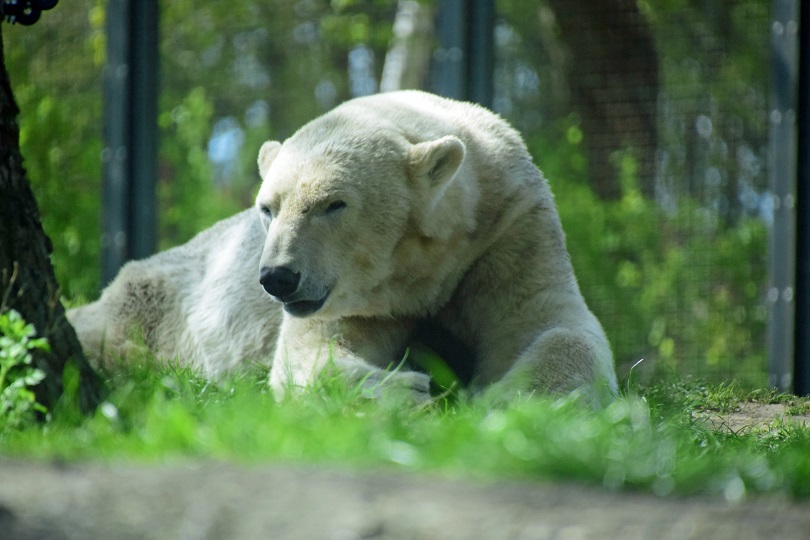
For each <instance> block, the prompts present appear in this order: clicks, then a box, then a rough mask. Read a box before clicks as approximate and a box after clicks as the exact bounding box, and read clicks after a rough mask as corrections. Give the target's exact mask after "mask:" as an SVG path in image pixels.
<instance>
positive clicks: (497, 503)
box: [0, 404, 810, 540]
mask: <svg viewBox="0 0 810 540" xmlns="http://www.w3.org/2000/svg"><path fill="white" fill-rule="evenodd" d="M704 417H705V418H706V419H707V420H708V421H710V422H712V424H713V425H715V426H716V427H717V428H718V429H731V430H733V431H735V432H739V431H741V430H752V429H768V426H769V425H772V423H773V421H774V420H775V419H778V418H782V419H783V421H790V422H797V423H801V424H802V425H805V426H810V417H807V416H802V417H787V416H786V414H785V408H784V406H781V405H756V406H755V405H753V404H750V405H746V404H744V405H743V406H741V407H740V410H739V411H737V412H734V413H730V414H724V415H719V414H710V413H706V414H705V416H704ZM808 531H810V503H808V502H796V501H792V500H789V499H787V498H786V497H783V496H773V495H772V496H762V497H748V498H744V499H743V500H741V501H727V500H725V499H724V498H722V496H714V497H709V496H701V497H685V498H675V497H667V498H661V497H657V496H655V495H652V494H648V493H632V492H612V491H607V490H604V489H600V488H598V487H592V486H582V485H577V484H572V483H542V482H518V481H497V482H494V481H493V482H483V481H473V480H469V479H467V480H460V479H450V478H441V477H436V476H426V475H407V474H402V473H394V472H391V471H374V472H366V473H357V472H348V471H336V470H325V469H311V468H310V469H306V468H295V467H283V466H278V465H266V466H255V467H247V466H244V467H240V466H236V465H233V464H225V463H217V462H182V463H176V464H164V465H160V466H150V465H138V464H133V463H119V464H109V463H107V464H103V463H78V464H60V463H42V462H34V461H19V460H0V540H68V539H76V540H88V539H91V540H92V539H120V540H127V539H156V540H157V539H160V540H165V539H188V540H196V539H211V540H216V539H254V538H255V539H283V540H287V539H291V540H295V539H301V540H310V539H325V540H360V539H380V540H383V539H392V540H399V539H403V540H404V539H426V540H444V539H447V540H455V539H459V540H460V539H491V540H500V539H515V540H535V539H536V540H544V539H549V540H551V539H555V540H556V539H559V540H577V539H609V538H617V539H618V538H621V539H645V540H646V539H672V540H676V539H687V538H694V539H709V538H711V539H713V540H714V539H720V540H722V539H731V540H747V539H752V540H753V539H761V538H768V539H783V538H784V539H794V538H796V539H798V538H808V537H809V536H808Z"/></svg>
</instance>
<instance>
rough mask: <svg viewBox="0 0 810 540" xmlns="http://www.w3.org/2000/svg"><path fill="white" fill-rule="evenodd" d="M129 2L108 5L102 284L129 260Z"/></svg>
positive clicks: (122, 0)
mask: <svg viewBox="0 0 810 540" xmlns="http://www.w3.org/2000/svg"><path fill="white" fill-rule="evenodd" d="M129 30H130V21H129V0H109V2H107V20H106V32H107V65H106V66H105V68H104V149H103V150H102V151H101V159H102V162H103V164H102V166H103V170H102V174H103V176H104V179H103V184H102V217H101V227H102V233H101V280H102V284H104V285H106V284H107V283H109V282H110V281H111V280H112V278H113V277H115V274H116V273H117V272H118V269H119V268H120V267H121V265H123V264H124V262H126V260H127V258H128V257H127V248H128V246H127V244H128V238H127V221H128V219H127V213H128V212H127V208H128V204H129V202H128V191H129V189H128V186H129V156H128V153H129V110H128V104H129V103H130V100H131V96H130V84H129V81H130V77H131V73H130V71H131V66H130V65H129V56H130V52H129V47H130V41H129V35H130V32H129Z"/></svg>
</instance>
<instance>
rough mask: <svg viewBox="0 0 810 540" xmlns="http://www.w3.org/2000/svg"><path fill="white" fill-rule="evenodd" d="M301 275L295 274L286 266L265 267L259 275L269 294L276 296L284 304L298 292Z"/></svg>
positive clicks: (260, 281)
mask: <svg viewBox="0 0 810 540" xmlns="http://www.w3.org/2000/svg"><path fill="white" fill-rule="evenodd" d="M300 281H301V274H300V273H299V272H293V271H292V270H290V269H289V268H287V267H286V266H273V267H266V266H265V267H264V268H262V269H261V271H260V273H259V283H261V284H262V287H264V290H265V291H267V294H269V295H271V296H275V297H276V298H278V299H279V300H281V301H282V302H284V301H285V300H286V299H288V298H289V297H290V296H291V295H292V294H293V293H295V291H297V290H298V283H299V282H300Z"/></svg>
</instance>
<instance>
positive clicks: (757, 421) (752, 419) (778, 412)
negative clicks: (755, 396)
mask: <svg viewBox="0 0 810 540" xmlns="http://www.w3.org/2000/svg"><path fill="white" fill-rule="evenodd" d="M696 416H697V417H698V418H701V419H704V420H706V421H708V422H709V424H710V425H711V426H712V427H714V428H715V429H719V430H724V431H730V432H734V433H740V434H742V433H751V432H754V433H756V432H760V431H763V430H769V429H772V428H773V426H774V425H778V424H779V423H787V424H793V425H796V426H800V427H804V428H810V415H808V414H799V415H794V414H788V408H787V406H785V405H784V404H783V403H740V405H739V407H738V408H737V410H735V411H732V412H728V413H718V412H706V413H699V414H697V415H696Z"/></svg>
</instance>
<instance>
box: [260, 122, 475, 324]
mask: <svg viewBox="0 0 810 540" xmlns="http://www.w3.org/2000/svg"><path fill="white" fill-rule="evenodd" d="M332 120H333V121H329V122H320V123H313V124H314V125H313V124H310V125H308V126H305V127H304V128H302V129H301V130H299V131H298V132H297V133H296V134H295V135H293V137H291V138H290V139H288V140H287V141H286V142H285V143H284V144H283V145H282V144H280V143H278V142H275V141H269V142H266V143H264V145H263V146H262V148H261V150H260V152H259V160H258V161H259V171H260V173H261V176H262V185H261V188H260V189H259V193H258V195H257V198H256V208H257V211H258V212H259V214H260V216H261V221H262V223H263V225H264V227H265V229H266V231H267V237H266V240H265V244H264V251H263V253H262V257H261V263H260V276H259V278H260V282H261V284H262V286H263V287H264V289H265V291H267V293H269V294H270V295H271V296H272V297H273V298H275V299H276V300H278V301H280V302H282V303H283V304H284V309H285V311H286V312H287V313H289V314H290V315H294V316H298V317H305V316H310V315H311V316H315V317H322V318H337V317H344V316H355V315H356V316H382V315H389V314H391V312H392V303H393V302H395V299H393V298H391V296H392V294H393V293H392V292H391V284H392V283H393V282H395V281H396V280H398V279H399V278H398V277H397V272H400V271H402V269H401V268H398V259H399V258H401V257H400V255H399V253H398V250H402V249H403V248H402V246H403V244H407V245H408V246H411V247H409V248H408V249H409V250H410V251H411V252H412V251H413V249H414V248H413V247H412V246H414V245H415V246H420V245H423V244H428V243H433V244H435V242H441V241H442V238H446V237H447V236H449V235H450V234H452V233H453V231H454V230H455V229H458V228H459V227H461V228H465V225H464V224H463V223H462V224H459V223H458V222H459V221H463V220H464V219H467V218H464V219H462V218H461V216H467V215H468V214H469V213H468V212H466V211H463V210H462V211H459V209H458V208H454V207H457V206H458V203H457V201H453V200H452V199H454V198H457V196H456V195H454V193H455V191H457V190H454V189H450V187H451V186H452V185H453V184H454V183H458V180H457V179H456V177H457V176H458V175H457V173H458V172H459V169H460V167H461V165H462V162H463V161H464V156H465V146H464V144H463V143H462V142H461V140H460V139H458V138H457V137H455V136H451V135H448V136H444V137H440V138H438V139H435V140H430V141H426V142H417V143H413V142H410V141H407V140H405V139H404V138H403V137H401V136H397V135H396V134H392V133H390V130H388V131H386V130H373V129H368V128H366V129H360V130H359V131H358V129H357V125H353V122H351V121H346V122H341V121H340V119H339V118H338V119H337V120H335V119H334V118H333V119H332ZM344 124H347V125H348V126H350V128H346V127H344ZM454 179H456V181H455V182H454ZM461 189H462V190H463V188H461ZM468 221H469V220H468ZM467 228H468V227H467ZM416 249H419V248H418V247H417V248H416ZM411 257H412V258H413V253H411ZM417 258H418V254H417ZM400 296H401V294H400Z"/></svg>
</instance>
